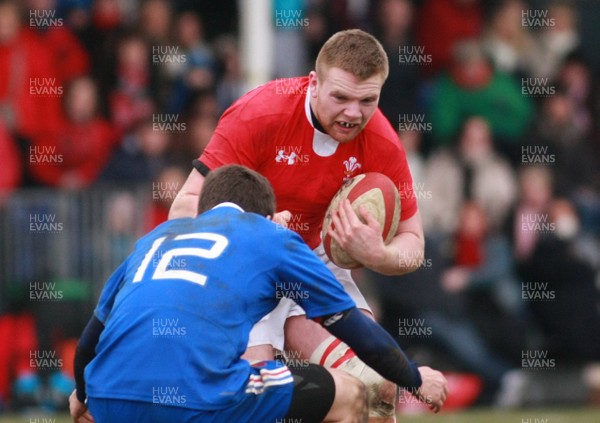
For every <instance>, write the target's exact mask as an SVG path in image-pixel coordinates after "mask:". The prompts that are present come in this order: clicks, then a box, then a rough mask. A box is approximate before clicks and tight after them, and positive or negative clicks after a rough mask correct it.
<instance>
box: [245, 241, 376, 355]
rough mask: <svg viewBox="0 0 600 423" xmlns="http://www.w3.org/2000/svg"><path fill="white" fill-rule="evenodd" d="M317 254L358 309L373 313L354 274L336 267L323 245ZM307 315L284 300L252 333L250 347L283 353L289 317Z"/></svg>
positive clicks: (293, 303)
mask: <svg viewBox="0 0 600 423" xmlns="http://www.w3.org/2000/svg"><path fill="white" fill-rule="evenodd" d="M314 252H315V254H316V255H317V256H318V257H319V258H320V259H321V260H322V261H323V262H324V263H325V265H327V267H328V268H329V270H331V272H332V273H333V274H334V275H335V277H336V279H337V280H338V281H339V282H340V283H341V284H342V286H343V287H344V289H345V290H346V292H347V293H348V295H350V297H351V298H352V299H353V300H354V302H355V303H356V307H358V308H360V309H363V310H367V311H369V312H370V311H371V308H370V307H369V305H368V304H367V301H366V300H365V297H363V295H362V294H361V293H360V291H359V290H358V287H357V286H356V282H354V280H353V279H352V274H351V273H350V270H348V269H342V268H340V267H338V266H336V265H335V264H334V263H333V262H332V261H331V260H329V257H327V254H325V249H324V248H323V244H321V245H319V246H318V247H317V248H315V249H314ZM303 314H306V313H305V312H304V310H303V309H302V307H300V306H299V305H298V304H296V303H295V302H294V301H293V300H290V299H288V298H282V299H281V301H279V305H278V306H277V307H275V309H274V310H273V311H272V312H271V313H269V314H267V315H266V316H265V317H263V318H262V319H261V320H260V321H259V322H258V323H257V324H255V325H254V327H253V328H252V330H251V331H250V340H249V341H248V347H254V346H257V345H272V346H273V348H275V349H277V350H280V351H283V346H284V344H285V335H284V332H283V327H284V325H285V321H286V320H287V318H288V317H293V316H300V315H303Z"/></svg>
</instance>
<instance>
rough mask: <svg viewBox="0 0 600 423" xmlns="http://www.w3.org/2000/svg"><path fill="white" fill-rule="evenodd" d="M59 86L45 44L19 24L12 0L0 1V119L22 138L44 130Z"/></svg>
mask: <svg viewBox="0 0 600 423" xmlns="http://www.w3.org/2000/svg"><path fill="white" fill-rule="evenodd" d="M62 90H63V87H62V86H61V85H60V82H59V79H58V73H57V72H56V71H55V69H54V66H53V61H52V56H51V54H50V51H49V49H48V47H47V46H46V45H45V44H44V43H42V42H40V39H39V37H38V36H37V35H36V34H35V32H34V31H32V30H31V29H30V28H28V27H26V26H25V25H23V24H22V22H21V20H20V18H19V8H18V6H17V3H16V2H13V1H10V0H2V1H0V119H1V120H3V121H4V124H5V125H6V127H7V128H8V129H9V131H10V132H12V133H13V134H18V135H19V136H22V137H25V138H29V137H31V136H33V135H34V134H36V133H39V132H44V131H47V130H48V129H50V128H51V127H52V126H53V125H54V124H55V123H56V121H57V120H58V117H59V115H60V99H59V97H60V95H62Z"/></svg>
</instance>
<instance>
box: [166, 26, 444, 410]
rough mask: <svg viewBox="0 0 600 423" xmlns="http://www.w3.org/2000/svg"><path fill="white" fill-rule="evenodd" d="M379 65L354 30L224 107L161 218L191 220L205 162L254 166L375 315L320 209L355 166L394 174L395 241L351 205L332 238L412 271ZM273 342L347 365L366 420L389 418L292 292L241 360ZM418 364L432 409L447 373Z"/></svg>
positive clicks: (379, 53) (379, 268)
mask: <svg viewBox="0 0 600 423" xmlns="http://www.w3.org/2000/svg"><path fill="white" fill-rule="evenodd" d="M388 69H389V65H388V59H387V55H386V53H385V51H384V50H383V48H382V46H381V44H380V43H379V42H378V41H377V40H376V39H375V38H374V37H372V36H371V35H370V34H368V33H366V32H364V31H361V30H347V31H341V32H338V33H336V34H334V35H333V36H332V37H331V38H330V39H329V40H328V41H327V42H326V43H325V44H324V45H323V47H322V48H321V51H320V52H319V55H318V57H317V60H316V66H315V70H314V71H312V72H310V74H309V75H308V77H300V78H286V79H277V80H275V81H271V82H269V83H267V84H265V85H262V86H260V87H258V88H256V89H254V90H252V91H250V92H249V93H247V94H246V95H244V96H243V97H241V98H240V99H239V100H238V101H237V102H235V103H234V104H233V105H232V106H231V107H230V108H229V109H228V110H226V111H225V113H224V114H223V116H222V117H221V119H220V121H219V123H218V125H217V128H216V130H215V132H214V134H213V136H212V138H211V140H210V142H209V144H208V146H207V147H206V149H205V150H204V152H203V153H202V155H201V156H200V157H199V159H197V160H195V161H194V169H193V170H192V172H191V173H190V175H189V177H188V179H187V181H186V182H185V184H184V185H183V187H182V188H181V190H180V192H179V195H178V196H177V198H176V199H175V201H174V202H173V205H172V207H171V210H170V216H169V217H170V218H178V217H184V216H195V213H196V204H197V202H198V196H199V194H200V191H201V189H202V183H203V180H204V176H205V175H207V174H208V172H210V171H211V170H212V169H215V168H218V167H220V166H223V165H227V164H232V163H237V164H242V165H245V166H247V167H249V168H251V169H254V170H256V171H258V172H259V173H261V174H262V175H264V176H265V177H267V179H268V180H269V182H270V183H271V184H272V185H273V188H274V191H275V195H276V199H277V210H278V214H277V215H276V216H275V220H279V221H281V222H283V223H286V224H287V226H288V227H289V228H290V229H292V230H294V231H296V232H297V233H298V234H300V235H301V236H302V238H303V239H304V240H305V241H306V243H307V244H308V245H309V246H310V247H311V248H313V249H314V251H315V253H316V254H317V255H318V256H319V257H321V258H322V259H323V261H325V263H326V264H327V265H328V267H329V268H330V269H331V270H332V271H333V273H334V274H335V275H336V277H337V278H338V280H339V282H340V283H342V285H343V286H344V288H345V289H346V291H347V292H348V293H349V294H350V296H351V297H352V298H353V299H354V301H355V302H356V304H357V306H358V307H359V308H360V309H362V310H363V311H364V312H365V313H366V314H368V315H370V316H372V313H371V310H370V308H369V306H368V304H367V302H366V301H365V299H364V297H363V295H362V294H361V293H360V291H359V289H358V288H357V286H356V284H355V282H354V281H353V280H352V277H351V274H350V271H349V270H346V269H340V268H339V267H337V266H335V265H334V264H333V263H332V262H331V261H330V260H329V259H328V258H327V256H326V255H325V253H324V250H323V247H322V244H321V239H320V232H321V229H322V222H323V218H324V215H325V211H326V209H327V207H328V205H329V203H330V201H331V199H332V197H333V196H334V194H335V193H336V192H337V190H338V189H339V188H340V186H341V185H342V184H343V182H344V181H345V180H347V179H349V178H352V177H354V176H356V175H358V174H361V173H366V172H380V173H383V174H385V175H387V176H388V177H389V178H390V179H391V180H392V181H394V183H395V184H396V186H397V187H398V189H399V192H400V198H401V200H402V214H401V218H400V220H401V221H400V224H399V225H398V231H397V233H396V236H395V237H394V239H393V241H392V242H391V243H389V244H388V245H385V244H384V242H383V239H382V237H381V235H380V231H379V227H378V223H377V222H376V221H375V219H374V218H373V217H372V216H371V215H369V214H368V213H366V212H364V213H363V217H364V219H365V222H366V223H362V222H361V221H360V220H359V219H358V217H357V216H356V215H355V214H354V213H353V212H352V209H351V207H350V205H349V203H345V204H343V205H342V206H341V207H340V209H339V210H338V211H337V212H336V213H335V215H334V220H333V222H334V226H335V229H330V233H331V236H332V237H333V238H334V239H335V240H336V241H338V242H339V243H340V245H341V247H342V248H343V249H344V250H345V251H347V252H348V253H350V255H352V256H353V257H354V258H355V259H356V260H357V261H359V262H361V263H362V264H363V265H364V266H366V267H368V268H370V269H372V270H374V271H376V272H379V273H383V274H397V275H400V274H404V273H408V272H412V271H414V270H416V269H417V268H418V267H419V266H420V264H421V262H422V260H423V256H424V236H423V228H422V224H421V218H420V215H419V211H418V207H417V202H416V198H415V195H414V193H413V191H412V189H413V188H412V177H411V173H410V169H409V168H408V163H407V160H406V154H405V152H404V149H403V147H402V145H401V143H400V140H399V138H398V135H397V134H396V131H395V130H394V128H393V127H392V126H391V124H390V123H389V121H388V120H387V119H386V118H385V117H384V115H383V114H382V112H381V111H380V110H379V109H378V107H377V106H378V101H379V95H380V92H381V88H382V86H383V84H384V82H385V80H386V78H387V75H388ZM407 257H410V258H412V259H410V260H408V259H406V258H407ZM284 322H285V326H284ZM284 328H285V332H284ZM284 333H285V336H284ZM273 348H275V349H277V350H280V351H283V350H284V348H285V350H287V351H299V352H300V353H301V355H300V357H302V358H306V359H310V360H311V361H312V362H315V363H317V364H322V365H325V366H326V367H332V368H339V369H342V370H347V371H349V372H351V373H352V374H354V375H355V376H357V377H358V378H359V379H361V380H362V381H363V382H364V383H365V384H366V385H367V388H368V391H369V393H370V398H369V402H370V412H369V416H370V418H371V421H394V403H395V394H396V389H395V386H394V385H392V384H391V383H389V382H386V381H385V380H384V379H383V378H381V376H379V375H378V374H377V373H375V372H374V371H373V370H371V369H369V368H368V367H366V366H365V365H364V364H363V363H362V362H360V360H359V359H358V358H357V357H356V356H355V354H354V353H353V352H352V350H351V349H349V348H348V346H346V345H345V344H343V343H340V342H339V341H338V340H336V339H335V338H334V337H332V336H331V335H330V334H329V333H327V331H325V330H324V329H322V328H320V327H319V326H318V325H317V324H316V323H314V322H311V321H309V320H307V319H306V318H305V316H304V312H303V310H302V309H301V308H300V307H299V306H297V305H296V304H295V303H294V302H293V301H291V300H286V299H284V300H282V301H281V303H280V306H279V307H277V308H276V309H275V310H274V311H273V312H272V313H271V314H269V315H268V316H266V317H265V318H264V319H263V320H262V321H261V322H259V323H258V324H257V325H256V326H255V327H254V329H253V331H252V333H251V335H250V343H249V349H248V351H247V354H246V357H248V358H249V359H270V358H271V357H272V355H273ZM419 370H420V372H421V376H422V380H423V384H422V385H421V390H420V396H421V398H423V399H427V402H428V403H429V405H430V407H431V408H432V409H434V410H435V411H437V410H439V409H440V407H441V406H442V405H443V402H444V399H445V396H446V394H445V391H446V390H447V383H446V380H445V379H444V377H443V375H442V374H441V373H440V372H438V371H436V370H433V369H431V368H429V367H425V366H423V367H420V368H419Z"/></svg>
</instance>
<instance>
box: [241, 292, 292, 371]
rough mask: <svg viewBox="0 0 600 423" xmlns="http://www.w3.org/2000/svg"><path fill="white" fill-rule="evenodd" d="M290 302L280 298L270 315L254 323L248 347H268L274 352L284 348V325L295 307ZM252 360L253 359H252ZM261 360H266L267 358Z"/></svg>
mask: <svg viewBox="0 0 600 423" xmlns="http://www.w3.org/2000/svg"><path fill="white" fill-rule="evenodd" d="M295 304H296V303H294V302H293V301H292V300H289V299H287V298H282V299H281V301H279V304H278V305H277V307H275V309H273V311H271V313H269V314H267V315H266V316H265V317H263V318H262V319H261V320H260V321H259V322H258V323H256V324H255V325H254V326H253V327H252V330H251V331H250V336H249V339H248V347H249V348H250V347H258V346H264V345H270V346H272V347H273V348H275V349H276V350H280V351H282V350H283V347H284V340H285V337H284V325H285V320H286V319H287V316H288V314H289V312H290V309H291V308H292V307H293V306H294V305H295ZM253 358H254V357H253ZM262 359H265V360H268V359H269V358H268V357H264V358H262Z"/></svg>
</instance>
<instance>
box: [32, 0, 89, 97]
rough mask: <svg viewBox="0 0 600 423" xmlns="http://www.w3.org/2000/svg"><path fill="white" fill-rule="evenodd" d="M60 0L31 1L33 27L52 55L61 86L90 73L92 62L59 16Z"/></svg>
mask: <svg viewBox="0 0 600 423" xmlns="http://www.w3.org/2000/svg"><path fill="white" fill-rule="evenodd" d="M56 3H57V2H56V0H28V1H27V7H28V9H29V11H30V12H29V16H30V17H31V16H34V18H33V19H31V18H30V20H29V25H30V26H32V27H33V29H35V31H36V33H37V35H38V36H39V37H40V39H41V40H42V43H43V44H44V46H45V48H47V49H48V50H49V51H50V54H51V55H52V61H53V62H54V68H55V69H56V72H57V74H56V75H57V78H58V81H59V84H60V85H62V86H64V84H65V83H66V82H68V81H69V80H70V79H72V78H75V77H77V76H82V75H85V74H87V73H88V72H89V70H90V60H89V57H88V54H87V52H86V51H85V50H84V48H83V46H82V44H81V42H80V41H79V40H78V39H77V37H76V36H75V35H74V34H73V32H72V31H71V29H70V28H69V27H68V26H66V22H65V21H64V20H63V18H59V17H58V15H57V8H56V6H57V5H56ZM36 16H38V18H35V17H36Z"/></svg>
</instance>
